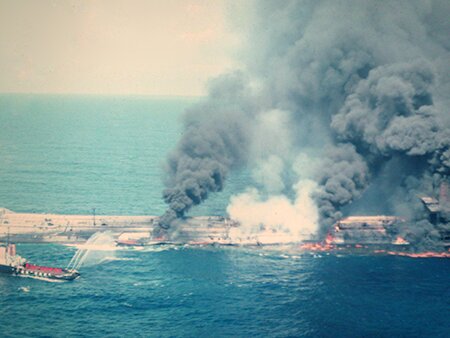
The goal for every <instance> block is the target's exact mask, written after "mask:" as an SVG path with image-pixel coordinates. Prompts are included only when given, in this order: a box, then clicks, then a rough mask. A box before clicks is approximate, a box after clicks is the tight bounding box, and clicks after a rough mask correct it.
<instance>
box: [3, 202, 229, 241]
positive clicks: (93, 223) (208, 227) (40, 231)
mask: <svg viewBox="0 0 450 338" xmlns="http://www.w3.org/2000/svg"><path fill="white" fill-rule="evenodd" d="M158 221H159V217H158V216H114V215H111V216H107V215H98V214H95V215H94V214H92V215H62V214H37V213H18V212H14V211H11V210H9V209H6V208H0V241H2V240H5V239H6V238H7V237H8V236H10V238H11V240H13V241H15V242H49V243H81V242H84V241H86V239H88V238H89V237H90V236H91V235H93V234H94V233H96V232H98V231H106V230H108V231H110V232H112V233H113V234H115V235H116V236H117V237H118V236H119V235H120V234H123V233H130V234H132V233H136V234H137V233H151V232H152V231H153V230H154V228H155V227H156V226H157V224H158ZM183 223H184V224H183V227H182V231H180V233H179V236H180V237H183V238H185V239H191V238H199V237H200V238H203V237H207V236H211V234H213V235H214V236H226V235H227V233H228V230H229V228H230V226H234V225H235V223H234V222H232V221H230V220H229V219H228V218H225V217H222V216H201V217H192V218H188V219H186V220H183ZM180 228H181V227H180Z"/></svg>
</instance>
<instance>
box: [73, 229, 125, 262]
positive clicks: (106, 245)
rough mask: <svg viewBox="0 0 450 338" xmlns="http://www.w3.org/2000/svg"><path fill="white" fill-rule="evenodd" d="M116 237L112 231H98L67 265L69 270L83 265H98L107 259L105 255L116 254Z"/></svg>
mask: <svg viewBox="0 0 450 338" xmlns="http://www.w3.org/2000/svg"><path fill="white" fill-rule="evenodd" d="M115 250H116V247H115V243H114V237H113V235H112V233H111V232H109V231H105V232H96V233H95V234H93V235H92V236H91V237H90V238H89V239H88V240H87V241H86V243H85V244H83V245H81V246H80V247H79V249H78V251H77V252H76V253H75V255H74V256H73V257H72V259H71V260H70V262H69V264H68V265H67V269H68V270H72V269H73V270H78V269H79V268H80V267H81V266H83V265H96V264H99V263H101V262H102V261H104V260H105V257H106V256H108V257H111V255H113V256H114V255H115Z"/></svg>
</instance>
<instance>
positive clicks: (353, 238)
mask: <svg viewBox="0 0 450 338" xmlns="http://www.w3.org/2000/svg"><path fill="white" fill-rule="evenodd" d="M420 200H421V202H422V204H423V207H424V213H425V215H426V218H427V219H425V220H422V221H420V222H417V223H416V227H420V226H423V228H424V229H421V230H423V231H422V232H421V233H420V236H421V238H418V237H417V236H414V233H413V232H412V231H411V222H413V221H411V220H406V219H405V218H402V217H398V216H349V217H345V218H343V219H340V220H339V221H337V222H336V223H335V224H334V225H333V227H332V228H331V230H330V231H329V232H328V233H327V236H326V238H325V240H324V241H323V242H320V243H317V242H309V243H305V244H303V245H302V248H303V249H306V250H313V251H328V250H346V249H350V250H353V249H368V250H369V251H371V252H374V253H387V254H392V255H408V256H412V257H450V201H449V199H448V183H447V182H444V183H442V184H441V187H440V196H439V200H438V199H436V198H434V197H430V196H422V197H420ZM413 223H414V222H413ZM427 228H428V229H427ZM430 237H431V240H430ZM428 240H430V241H428ZM424 241H425V242H426V243H425V244H424V243H422V242H424Z"/></svg>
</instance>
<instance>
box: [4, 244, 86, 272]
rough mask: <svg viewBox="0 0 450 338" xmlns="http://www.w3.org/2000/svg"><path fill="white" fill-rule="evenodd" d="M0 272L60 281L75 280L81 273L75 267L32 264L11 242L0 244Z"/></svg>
mask: <svg viewBox="0 0 450 338" xmlns="http://www.w3.org/2000/svg"><path fill="white" fill-rule="evenodd" d="M0 273H6V274H9V275H14V276H23V277H34V278H43V279H52V280H59V281H68V280H73V279H75V278H77V277H78V276H79V275H80V273H79V272H78V271H77V270H75V269H63V268H55V267H49V266H41V265H35V264H30V263H28V262H27V260H26V259H25V258H22V257H20V256H19V255H17V253H16V245H15V244H10V243H7V244H3V245H0Z"/></svg>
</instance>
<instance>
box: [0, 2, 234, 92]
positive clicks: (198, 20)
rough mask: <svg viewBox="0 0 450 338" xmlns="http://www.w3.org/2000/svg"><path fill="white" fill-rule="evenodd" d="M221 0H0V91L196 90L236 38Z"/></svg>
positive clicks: (220, 68)
mask: <svg viewBox="0 0 450 338" xmlns="http://www.w3.org/2000/svg"><path fill="white" fill-rule="evenodd" d="M225 16H226V3H225V1H224V0H213V1H211V0H210V1H207V0H147V1H145V0H128V1H126V0H124V1H120V0H119V1H117V0H90V1H89V0H82V1H80V0H78V1H56V0H55V1H50V0H40V1H34V0H28V1H26V0H10V1H8V0H0V74H1V75H0V92H26V93H92V94H149V95H201V94H204V88H205V87H204V86H205V82H206V80H207V79H208V78H209V77H210V76H212V75H215V74H219V73H222V72H224V71H225V70H227V69H230V68H231V67H232V54H233V50H234V49H235V48H236V46H237V44H238V39H237V37H236V35H234V34H233V33H232V32H231V30H230V29H229V27H227V22H226V18H225Z"/></svg>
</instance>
